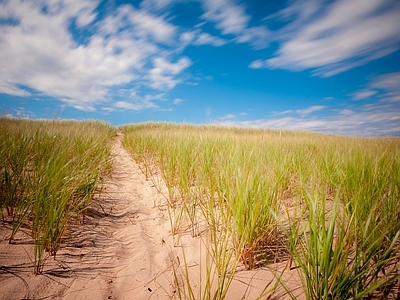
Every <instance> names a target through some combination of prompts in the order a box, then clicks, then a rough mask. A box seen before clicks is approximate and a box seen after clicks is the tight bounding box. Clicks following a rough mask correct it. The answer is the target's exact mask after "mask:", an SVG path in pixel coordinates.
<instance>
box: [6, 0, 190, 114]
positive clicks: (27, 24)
mask: <svg viewBox="0 0 400 300" xmlns="http://www.w3.org/2000/svg"><path fill="white" fill-rule="evenodd" d="M98 4H99V1H98V0H85V1H73V0H68V1H67V0H54V1H52V0H43V1H33V0H25V1H24V0H13V1H5V2H0V19H2V20H13V22H6V21H4V22H2V23H1V25H0V49H1V51H0V93H6V94H10V95H15V96H30V95H31V90H34V91H36V93H37V95H38V96H50V97H55V98H57V99H59V100H61V101H63V102H64V103H65V104H66V105H69V106H72V107H75V108H77V109H81V110H86V111H93V110H95V109H96V106H97V105H99V104H101V103H103V104H106V103H107V102H109V101H110V99H112V98H113V96H114V93H115V92H114V91H115V90H116V89H117V88H125V86H126V85H129V86H130V88H131V89H132V87H134V88H137V87H144V86H148V85H150V84H151V85H152V87H153V88H156V89H157V88H162V89H164V88H165V87H168V88H172V87H174V86H175V85H176V84H178V83H179V82H180V81H181V80H179V79H176V78H175V76H178V75H179V73H180V71H182V70H183V69H184V68H181V69H179V67H180V64H182V63H184V62H187V59H186V58H183V59H181V60H179V57H178V58H176V57H175V59H178V62H180V64H177V65H176V66H175V69H174V68H172V69H171V68H168V67H170V65H167V67H166V71H163V72H161V73H159V77H158V78H157V69H156V70H154V69H152V70H150V69H149V68H148V67H147V66H149V65H150V64H152V63H153V62H154V61H167V60H168V59H171V57H170V54H168V53H167V52H166V51H164V50H163V45H165V44H167V45H169V44H170V43H172V42H173V41H174V39H176V37H177V28H176V27H175V26H174V25H172V24H170V23H168V22H167V21H165V20H164V19H163V18H162V17H159V16H154V15H152V14H150V13H149V12H147V11H144V10H138V9H135V8H134V7H133V6H131V5H123V6H120V7H119V8H118V9H117V10H116V11H115V12H114V13H113V14H111V15H110V14H109V15H107V16H106V17H105V19H103V20H96V17H97V15H96V12H95V8H96V7H97V5H98ZM70 26H76V27H77V28H78V31H79V30H81V29H82V30H83V28H84V27H85V26H87V27H85V28H84V29H85V30H86V31H87V32H91V35H88V36H86V37H85V41H84V42H83V43H80V42H78V41H77V40H75V37H74V36H73V35H72V33H71V31H70V29H69V28H70ZM79 28H81V29H79ZM82 37H83V36H82ZM157 59H158V60H157ZM161 67H162V66H161ZM186 67H187V66H186ZM176 70H178V71H176ZM164 75H165V76H164ZM146 78H147V81H146ZM158 79H159V80H161V82H158V81H157V80H158ZM24 87H27V88H28V89H26V88H24ZM143 101H144V100H143ZM139 106H140V105H139ZM139 106H138V107H139Z"/></svg>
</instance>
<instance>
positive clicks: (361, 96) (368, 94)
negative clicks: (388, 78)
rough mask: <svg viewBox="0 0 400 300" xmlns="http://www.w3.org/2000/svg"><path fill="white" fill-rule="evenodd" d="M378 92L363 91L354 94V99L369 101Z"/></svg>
mask: <svg viewBox="0 0 400 300" xmlns="http://www.w3.org/2000/svg"><path fill="white" fill-rule="evenodd" d="M376 93H377V92H376V91H373V90H361V91H358V92H355V93H354V94H353V99H354V100H363V99H367V98H369V97H372V96H373V95H375V94H376Z"/></svg>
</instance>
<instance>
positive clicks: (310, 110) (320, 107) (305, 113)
mask: <svg viewBox="0 0 400 300" xmlns="http://www.w3.org/2000/svg"><path fill="white" fill-rule="evenodd" d="M324 108H325V106H323V105H313V106H310V107H308V108H305V109H297V110H295V112H296V113H297V114H299V115H301V116H308V115H309V114H312V113H314V112H316V111H320V110H323V109H324Z"/></svg>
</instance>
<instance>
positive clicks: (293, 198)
mask: <svg viewBox="0 0 400 300" xmlns="http://www.w3.org/2000/svg"><path fill="white" fill-rule="evenodd" d="M122 130H123V132H124V133H125V139H124V141H123V144H124V146H125V147H126V148H127V149H128V150H129V151H130V152H131V153H132V155H133V156H134V158H135V160H136V161H137V162H138V163H139V164H140V165H141V166H142V169H143V170H144V171H145V172H146V176H147V177H148V178H152V176H154V175H158V174H161V176H162V178H163V179H164V181H165V183H166V185H167V188H168V197H167V198H168V203H169V209H170V216H171V224H172V227H173V228H172V232H173V233H175V234H176V235H177V238H176V244H177V245H179V241H180V236H181V235H182V234H184V233H185V232H188V231H190V230H191V228H193V225H194V224H202V222H203V223H204V224H207V226H206V229H205V230H203V231H202V232H201V233H199V234H200V238H201V239H202V240H203V241H204V243H203V244H204V247H205V249H206V251H208V253H210V255H211V257H212V262H213V267H211V266H210V265H207V264H205V265H204V266H201V267H202V268H203V269H206V274H208V276H206V278H213V282H211V283H209V284H206V285H203V286H201V288H200V290H199V291H197V293H198V294H195V293H194V291H193V289H192V288H191V286H192V285H194V284H193V283H191V281H190V278H187V277H189V275H190V274H189V271H188V270H186V271H184V272H183V273H184V274H185V275H183V277H186V279H185V280H184V282H185V283H186V286H184V287H183V288H182V291H181V293H180V295H181V298H188V299H200V298H201V299H211V298H212V299H223V298H224V296H225V295H226V292H227V290H228V289H229V285H230V284H231V282H232V274H233V273H234V272H235V270H236V267H237V266H238V264H242V265H244V267H245V268H247V269H252V268H257V267H259V266H266V267H268V266H269V265H271V264H273V263H274V262H275V261H277V260H280V259H283V257H279V256H282V253H285V252H286V253H288V254H289V255H290V256H291V257H292V259H293V260H294V264H295V265H296V267H297V270H298V271H299V276H300V278H301V279H302V286H303V290H304V293H305V295H306V297H307V299H361V298H363V297H367V296H371V295H381V296H383V297H385V295H387V293H389V291H390V288H391V285H392V284H393V283H395V282H396V280H397V278H398V266H397V265H396V263H397V261H398V258H399V253H400V252H399V250H400V249H399V244H400V243H399V241H398V237H399V230H400V226H399V225H400V223H399V220H400V219H399V216H400V211H399V209H400V202H399V194H400V191H399V190H400V173H399V167H400V155H399V154H400V153H399V152H400V147H399V146H400V140H399V139H397V138H353V137H340V136H334V135H321V134H313V133H306V132H289V131H273V130H253V129H237V128H220V127H213V126H190V125H176V124H167V123H144V124H137V125H128V126H124V127H122ZM293 212H294V213H293ZM210 236H211V238H210ZM226 253H228V254H226ZM225 254H226V255H225ZM178 273H179V272H176V274H178ZM277 277H278V278H277V279H278V280H280V275H277ZM281 284H282V285H283V286H284V287H286V286H285V282H281ZM185 291H186V292H185ZM287 292H288V295H289V296H290V295H292V296H293V294H292V292H291V291H290V290H289V288H287Z"/></svg>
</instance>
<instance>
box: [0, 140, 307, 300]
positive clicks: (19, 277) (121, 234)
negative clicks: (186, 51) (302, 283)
mask: <svg viewBox="0 0 400 300" xmlns="http://www.w3.org/2000/svg"><path fill="white" fill-rule="evenodd" d="M121 140H122V135H121V134H119V135H118V136H117V137H116V138H115V140H114V142H113V145H112V157H113V172H112V175H111V177H110V178H109V179H108V180H107V181H106V182H105V183H104V184H103V185H102V191H101V192H100V193H99V194H98V195H96V196H95V198H94V201H93V202H92V204H91V205H90V207H89V208H88V209H87V211H86V214H85V218H84V221H83V222H82V220H76V221H75V224H71V226H70V227H69V229H68V231H67V233H66V235H65V238H64V241H63V244H62V247H61V249H60V250H59V252H58V253H57V257H56V258H55V259H53V258H52V257H51V258H48V259H47V261H46V265H45V267H44V271H43V274H42V275H39V276H35V275H33V263H32V261H33V258H32V253H33V245H32V239H31V238H30V237H29V235H28V233H29V232H26V233H24V230H21V231H20V232H19V233H18V234H17V236H16V237H15V243H14V244H12V245H10V244H8V238H9V236H10V230H11V227H10V224H9V223H3V224H2V225H3V226H0V300H2V299H4V300H6V299H7V300H9V299H64V300H65V299H66V300H72V299H93V300H98V299H139V300H144V299H172V298H177V297H174V296H176V294H175V291H174V289H175V288H174V286H175V285H174V282H173V280H174V279H173V278H174V276H173V268H172V265H173V261H174V262H175V267H176V270H182V268H183V267H184V266H183V265H182V262H183V261H184V259H183V257H185V258H186V263H187V266H188V270H189V273H190V274H189V278H190V281H191V285H192V288H193V289H194V294H195V297H197V298H200V294H202V292H201V288H200V287H201V281H202V280H201V278H200V277H203V285H204V276H202V275H201V274H202V273H204V269H201V266H202V265H203V268H204V264H205V262H206V258H205V254H206V252H207V251H206V250H205V249H203V248H202V247H204V240H202V239H201V238H200V237H192V236H191V230H190V228H186V229H185V228H184V229H183V230H182V231H181V232H180V233H179V234H178V235H176V236H175V241H174V239H173V237H172V235H171V225H170V220H169V215H168V210H167V206H166V202H167V201H166V198H165V196H163V194H166V192H165V191H163V192H162V193H160V192H159V189H162V188H163V182H162V180H161V179H159V180H157V188H156V187H154V186H153V183H152V181H148V180H146V177H145V175H144V174H143V173H142V172H141V170H140V169H139V167H138V165H137V164H136V163H135V162H134V161H133V159H132V157H131V155H130V154H129V153H128V152H127V151H126V150H125V149H124V148H123V147H122V144H121ZM153 180H156V179H155V178H153ZM164 188H165V187H164ZM178 236H179V242H178V243H177V244H179V246H177V245H175V246H174V243H176V242H177V238H178ZM200 248H202V249H203V250H202V251H200ZM183 255H184V256H183ZM178 266H179V268H178ZM278 268H284V265H282V266H278ZM241 269H242V270H240V268H239V270H237V273H236V274H235V277H234V280H233V282H232V285H231V286H230V289H229V292H228V294H227V297H226V298H227V299H233V300H236V299H237V300H239V299H256V298H257V297H258V296H259V295H260V294H262V293H263V292H264V291H265V290H266V289H268V286H270V285H271V284H272V282H273V281H274V276H273V274H272V273H271V272H270V271H269V270H268V269H263V268H260V269H256V270H253V271H244V270H243V268H241ZM177 274H179V275H178V277H179V278H180V279H179V281H180V280H182V279H183V278H184V277H185V275H184V274H183V273H181V271H178V273H177ZM295 274H296V271H290V272H287V273H285V276H284V277H285V279H290V278H291V277H292V276H293V275H295ZM180 276H182V277H180ZM295 286H298V285H297V284H295ZM199 288H200V289H199ZM281 292H282V290H281ZM284 294H285V293H283V294H282V293H281V294H280V295H279V293H278V294H275V297H270V295H268V294H267V295H265V297H262V299H288V298H289V297H287V295H284ZM203 296H204V295H203ZM301 298H302V297H301V296H300V297H298V299H301Z"/></svg>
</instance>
